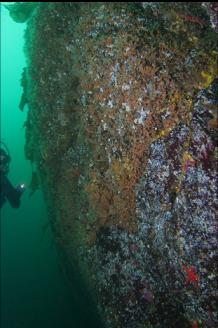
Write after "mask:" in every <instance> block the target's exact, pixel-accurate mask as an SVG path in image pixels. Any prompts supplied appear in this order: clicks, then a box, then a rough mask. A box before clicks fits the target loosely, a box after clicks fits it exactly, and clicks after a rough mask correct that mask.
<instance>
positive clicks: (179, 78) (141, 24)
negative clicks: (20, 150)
mask: <svg viewBox="0 0 218 328" xmlns="http://www.w3.org/2000/svg"><path fill="white" fill-rule="evenodd" d="M26 54H27V58H28V67H27V70H26V74H27V76H26V79H27V86H26V90H25V93H26V98H27V101H28V106H29V111H28V118H27V121H26V123H25V126H26V146H25V152H26V157H27V158H28V159H29V160H31V161H32V162H33V163H34V164H35V165H36V167H37V171H38V176H39V178H40V182H41V185H42V188H43V191H44V194H45V198H46V200H47V204H48V208H49V213H50V223H51V227H52V230H53V233H54V236H55V241H56V244H57V246H58V248H59V249H60V250H61V252H63V253H64V257H65V258H66V259H67V260H65V261H66V262H67V265H69V266H70V265H72V266H73V267H74V269H75V267H76V268H77V271H78V272H79V273H80V274H81V277H82V279H84V284H86V285H87V288H88V289H89V290H90V292H91V294H92V296H93V298H95V301H93V302H95V303H94V304H96V309H98V311H99V313H100V315H101V317H102V318H103V320H104V322H105V327H107V328H119V327H120V328H142V327H143V328H148V327H155V328H158V327H165V328H171V327H177V328H179V327H181V328H185V327H215V326H216V324H217V321H216V320H217V317H216V305H215V301H216V296H217V285H216V256H217V242H216V220H215V219H216V217H215V206H216V204H217V201H216V199H215V198H216V197H215V196H216V183H215V182H216V169H215V168H216V164H215V163H216V156H215V146H216V143H217V140H216V129H217V125H216V124H217V118H216V106H217V99H216V98H215V96H216V92H217V80H215V77H216V60H217V49H216V36H215V32H214V30H213V29H212V27H211V23H210V18H209V16H208V14H207V12H206V7H205V6H202V4H201V3H193V2H191V3H179V2H178V3H170V2H168V3H137V2H135V3H134V2H129V3H111V2H109V3H106V2H102V3H93V2H88V3H83V2H82V3H72V2H70V3H62V4H61V3H52V2H48V3H39V4H38V7H37V9H36V10H35V11H34V14H33V16H32V17H31V19H30V20H29V21H28V27H27V31H26ZM65 264H66V263H65ZM70 275H71V274H70V273H69V276H70ZM71 278H72V280H73V277H71Z"/></svg>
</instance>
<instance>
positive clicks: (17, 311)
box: [1, 6, 82, 328]
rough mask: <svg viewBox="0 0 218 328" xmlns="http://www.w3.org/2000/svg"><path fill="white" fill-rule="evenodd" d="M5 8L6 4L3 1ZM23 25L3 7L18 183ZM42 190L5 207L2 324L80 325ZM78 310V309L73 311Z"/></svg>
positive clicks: (7, 105) (4, 118)
mask: <svg viewBox="0 0 218 328" xmlns="http://www.w3.org/2000/svg"><path fill="white" fill-rule="evenodd" d="M1 7H2V6H1ZM25 26H26V25H25V24H16V23H15V22H13V21H12V19H11V18H10V17H9V15H8V12H7V11H6V9H4V8H3V7H2V8H1V139H2V140H3V141H4V142H5V143H6V144H7V146H8V148H9V150H10V154H11V157H12V162H11V165H10V173H9V178H10V180H11V182H12V183H13V184H14V185H16V184H19V183H21V182H24V183H26V184H27V186H28V184H29V183H30V180H31V165H30V163H29V162H28V161H27V160H25V157H24V138H25V130H24V128H23V124H24V122H25V117H26V110H25V109H24V112H21V111H20V110H19V108H18V105H19V101H20V97H21V94H22V89H21V86H20V78H21V73H22V69H23V67H25V57H24V52H23V45H24V40H23V34H24V30H25ZM46 223H47V214H46V209H45V205H44V203H43V198H42V194H41V192H40V191H37V192H36V193H35V194H34V195H33V196H32V197H29V190H27V191H26V192H25V194H24V195H23V198H22V205H21V207H20V208H19V209H12V208H11V207H10V206H9V205H8V204H6V205H5V206H4V208H3V209H2V211H1V327H2V328H29V327H31V328H34V327H41V328H49V327H77V328H78V327H81V325H82V324H81V323H80V317H81V316H82V313H80V310H79V309H78V308H76V306H75V300H74V301H73V299H72V295H71V294H70V292H69V286H68V285H67V283H66V282H65V281H64V279H63V277H62V275H61V272H60V268H59V265H58V258H57V254H56V251H55V248H54V246H52V245H53V244H52V236H51V232H50V231H49V229H47V230H46V231H45V234H44V235H43V226H45V224H46ZM75 313H77V314H75Z"/></svg>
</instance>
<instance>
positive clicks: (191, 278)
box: [183, 265, 199, 286]
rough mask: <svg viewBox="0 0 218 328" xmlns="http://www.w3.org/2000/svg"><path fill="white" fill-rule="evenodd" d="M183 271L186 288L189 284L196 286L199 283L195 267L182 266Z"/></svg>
mask: <svg viewBox="0 0 218 328" xmlns="http://www.w3.org/2000/svg"><path fill="white" fill-rule="evenodd" d="M183 270H184V271H185V272H186V273H187V277H186V282H185V285H186V286H187V285H189V284H195V285H196V286H197V285H198V282H199V277H198V275H197V274H196V269H195V267H194V266H189V267H187V266H185V265H183Z"/></svg>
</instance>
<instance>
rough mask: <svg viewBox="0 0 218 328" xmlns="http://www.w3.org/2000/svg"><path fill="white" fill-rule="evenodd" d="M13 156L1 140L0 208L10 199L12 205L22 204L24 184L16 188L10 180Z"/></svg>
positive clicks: (16, 206) (15, 206)
mask: <svg viewBox="0 0 218 328" xmlns="http://www.w3.org/2000/svg"><path fill="white" fill-rule="evenodd" d="M10 161H11V157H10V155H9V151H8V148H7V146H6V145H5V144H4V143H3V142H2V141H0V179H1V181H0V187H1V189H0V195H1V203H0V208H2V206H3V205H4V204H5V203H6V202H7V201H8V202H9V203H10V205H11V206H12V207H14V208H18V207H19V206H20V198H21V195H22V194H23V192H24V190H25V186H24V184H21V185H19V186H17V187H16V188H15V187H13V186H12V184H11V182H10V181H9V179H8V177H7V174H8V172H9V163H10Z"/></svg>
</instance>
